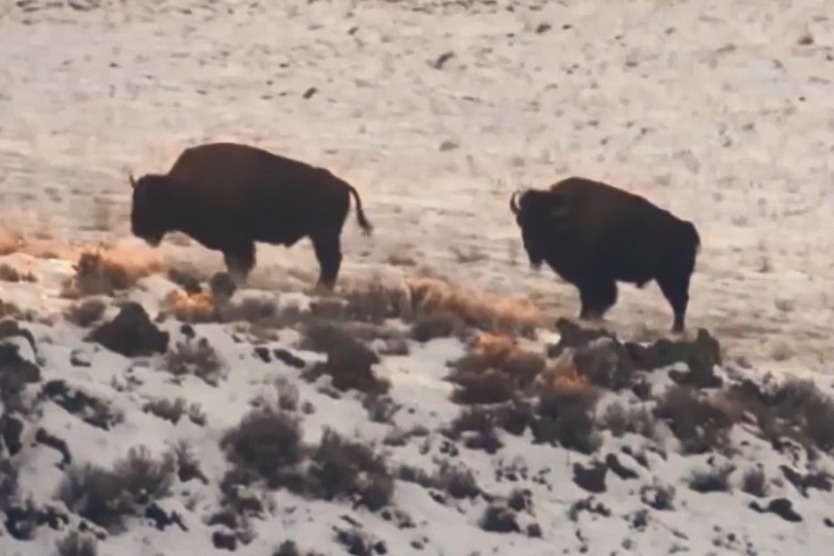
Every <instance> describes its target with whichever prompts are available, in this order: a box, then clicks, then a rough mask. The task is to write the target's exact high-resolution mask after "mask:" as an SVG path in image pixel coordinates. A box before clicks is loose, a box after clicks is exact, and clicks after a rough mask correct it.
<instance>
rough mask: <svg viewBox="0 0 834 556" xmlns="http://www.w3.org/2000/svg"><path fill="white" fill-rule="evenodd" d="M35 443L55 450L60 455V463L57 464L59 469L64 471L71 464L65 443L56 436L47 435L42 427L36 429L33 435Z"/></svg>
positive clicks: (70, 456)
mask: <svg viewBox="0 0 834 556" xmlns="http://www.w3.org/2000/svg"><path fill="white" fill-rule="evenodd" d="M35 442H37V443H38V444H43V445H44V446H48V447H49V448H52V449H53V450H57V451H58V453H60V454H61V462H60V463H59V464H58V468H59V469H65V468H66V467H67V466H68V465H70V464H71V463H72V455H71V454H70V451H69V446H67V443H66V442H65V441H64V440H62V439H60V438H58V437H57V436H53V435H51V434H49V433H48V432H47V431H46V429H44V428H43V427H40V428H38V430H37V432H36V433H35Z"/></svg>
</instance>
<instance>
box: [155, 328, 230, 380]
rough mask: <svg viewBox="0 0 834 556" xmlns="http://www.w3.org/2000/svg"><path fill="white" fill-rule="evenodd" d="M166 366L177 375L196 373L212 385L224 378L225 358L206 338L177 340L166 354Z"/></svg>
mask: <svg viewBox="0 0 834 556" xmlns="http://www.w3.org/2000/svg"><path fill="white" fill-rule="evenodd" d="M165 368H166V370H167V371H168V372H169V373H171V374H172V375H174V376H176V377H182V376H185V375H194V376H196V377H197V378H200V379H202V380H203V381H205V382H206V384H209V385H211V386H217V385H218V384H219V383H220V380H221V379H222V378H223V360H222V359H221V357H220V355H219V354H218V353H217V351H215V349H214V348H213V347H211V345H210V344H209V343H208V340H207V339H206V338H200V339H199V340H197V341H196V342H194V341H193V340H191V339H190V338H189V339H186V340H185V341H180V342H177V344H176V346H174V347H173V348H172V349H169V350H168V352H167V353H166V354H165Z"/></svg>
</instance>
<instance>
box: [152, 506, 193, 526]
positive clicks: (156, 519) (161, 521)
mask: <svg viewBox="0 0 834 556" xmlns="http://www.w3.org/2000/svg"><path fill="white" fill-rule="evenodd" d="M145 517H146V518H147V519H150V520H151V521H152V522H153V524H154V527H156V528H157V529H158V530H159V531H164V530H165V528H166V527H168V526H169V525H176V526H178V527H179V528H180V529H181V530H183V531H185V532H188V527H186V526H185V524H184V523H183V522H182V517H181V516H180V515H179V514H178V513H177V512H171V513H170V514H169V513H168V512H166V511H165V510H163V509H162V508H160V507H159V505H158V504H157V503H156V502H153V503H152V504H151V505H149V506H148V507H147V508H146V509H145Z"/></svg>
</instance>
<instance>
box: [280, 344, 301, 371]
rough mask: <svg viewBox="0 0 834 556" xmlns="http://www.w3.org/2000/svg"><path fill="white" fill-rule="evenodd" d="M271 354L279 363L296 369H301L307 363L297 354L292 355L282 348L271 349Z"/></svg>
mask: <svg viewBox="0 0 834 556" xmlns="http://www.w3.org/2000/svg"><path fill="white" fill-rule="evenodd" d="M272 355H273V356H274V357H275V359H277V360H278V361H280V362H281V363H283V364H285V365H289V366H290V367H294V368H296V369H303V368H304V367H305V366H306V365H307V363H305V362H304V360H303V359H302V358H300V357H298V356H297V355H293V354H292V353H290V352H289V351H287V350H286V349H284V348H276V349H274V350H272Z"/></svg>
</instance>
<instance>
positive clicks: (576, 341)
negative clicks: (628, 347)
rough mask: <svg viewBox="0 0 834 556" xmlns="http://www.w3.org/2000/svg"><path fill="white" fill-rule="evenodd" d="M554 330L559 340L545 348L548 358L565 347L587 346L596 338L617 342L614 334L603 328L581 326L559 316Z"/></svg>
mask: <svg viewBox="0 0 834 556" xmlns="http://www.w3.org/2000/svg"><path fill="white" fill-rule="evenodd" d="M556 331H557V332H558V333H559V341H558V342H557V343H556V344H554V345H552V346H550V347H548V348H547V356H548V357H550V358H556V357H559V356H560V355H561V354H562V352H563V351H565V349H567V348H574V349H577V348H581V347H584V346H587V345H588V344H590V343H591V342H592V341H594V340H596V339H597V338H609V339H611V340H613V341H614V342H615V343H619V341H618V340H617V336H616V335H615V334H611V333H610V332H606V331H605V330H594V329H591V328H582V327H581V326H579V325H578V324H576V323H575V322H573V321H570V320H568V319H566V318H560V319H559V320H557V321H556Z"/></svg>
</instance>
